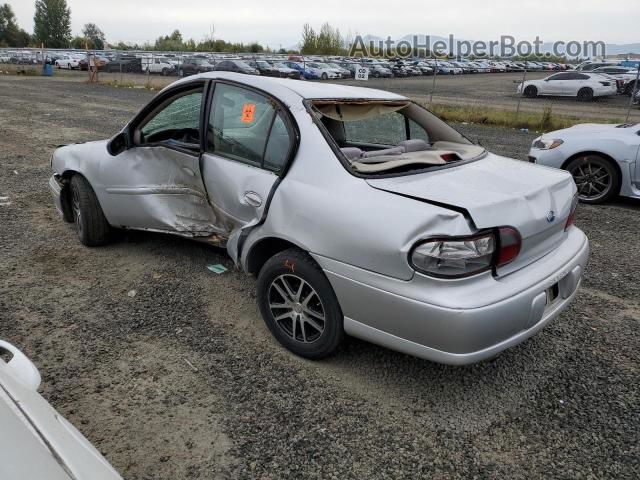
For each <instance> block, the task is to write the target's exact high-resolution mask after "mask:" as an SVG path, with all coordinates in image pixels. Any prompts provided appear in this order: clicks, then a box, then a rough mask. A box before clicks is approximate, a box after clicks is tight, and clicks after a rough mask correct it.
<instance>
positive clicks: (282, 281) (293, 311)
mask: <svg viewBox="0 0 640 480" xmlns="http://www.w3.org/2000/svg"><path fill="white" fill-rule="evenodd" d="M268 301H269V309H270V311H271V315H272V316H273V320H274V322H275V324H276V325H277V326H278V328H280V329H281V330H282V331H283V332H284V333H285V334H286V335H288V336H289V337H290V338H292V339H293V340H295V341H297V342H301V343H312V342H315V341H316V340H317V339H318V338H320V337H321V336H322V333H323V332H324V329H325V310H324V307H323V305H322V301H321V300H320V297H319V295H318V293H317V292H316V291H315V289H314V288H313V287H312V286H311V285H310V284H309V283H308V282H306V281H305V280H303V279H302V278H300V277H298V276H297V275H294V274H284V275H280V276H278V277H276V278H275V279H274V280H273V281H272V282H271V285H270V286H269V296H268Z"/></svg>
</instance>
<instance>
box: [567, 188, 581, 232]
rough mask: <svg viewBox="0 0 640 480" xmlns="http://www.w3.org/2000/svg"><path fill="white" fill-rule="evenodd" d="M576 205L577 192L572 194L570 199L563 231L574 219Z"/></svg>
mask: <svg viewBox="0 0 640 480" xmlns="http://www.w3.org/2000/svg"><path fill="white" fill-rule="evenodd" d="M577 207H578V193H577V192H576V194H575V195H574V196H573V200H571V210H569V216H568V217H567V223H566V224H565V225H564V231H565V232H566V231H567V230H569V227H570V226H571V225H573V224H574V223H575V221H576V208H577Z"/></svg>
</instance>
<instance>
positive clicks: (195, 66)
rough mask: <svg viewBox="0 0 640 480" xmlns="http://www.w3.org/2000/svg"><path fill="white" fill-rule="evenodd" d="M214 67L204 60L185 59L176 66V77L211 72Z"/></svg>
mask: <svg viewBox="0 0 640 480" xmlns="http://www.w3.org/2000/svg"><path fill="white" fill-rule="evenodd" d="M214 69H215V65H213V64H211V63H209V62H208V60H207V59H205V58H196V57H194V58H186V59H185V60H184V62H182V63H181V64H180V65H178V68H177V70H178V76H180V77H186V76H188V75H195V74H197V73H204V72H212V71H213V70H214Z"/></svg>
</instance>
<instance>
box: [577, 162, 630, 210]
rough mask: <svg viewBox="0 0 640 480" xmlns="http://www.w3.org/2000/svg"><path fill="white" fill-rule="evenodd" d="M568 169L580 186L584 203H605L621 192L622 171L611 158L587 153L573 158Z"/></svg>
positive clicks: (581, 199)
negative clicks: (619, 170) (620, 171)
mask: <svg viewBox="0 0 640 480" xmlns="http://www.w3.org/2000/svg"><path fill="white" fill-rule="evenodd" d="M567 170H568V171H569V173H571V175H573V180H574V181H575V182H576V186H577V187H578V198H579V199H580V201H581V202H583V203H604V202H606V201H607V200H610V199H611V198H613V197H614V196H615V195H617V194H618V193H619V192H620V183H621V178H620V173H619V172H618V169H617V168H616V167H615V165H613V163H611V161H610V160H608V159H606V158H604V157H601V156H600V155H585V156H582V157H579V158H576V159H574V160H572V161H571V162H570V163H569V164H568V165H567Z"/></svg>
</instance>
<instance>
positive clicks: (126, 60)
mask: <svg viewBox="0 0 640 480" xmlns="http://www.w3.org/2000/svg"><path fill="white" fill-rule="evenodd" d="M104 69H105V71H107V72H111V73H114V72H125V73H142V61H141V60H140V58H138V57H127V56H121V57H120V58H119V59H118V60H112V61H110V62H109V63H108V64H107V65H105V67H104Z"/></svg>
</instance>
